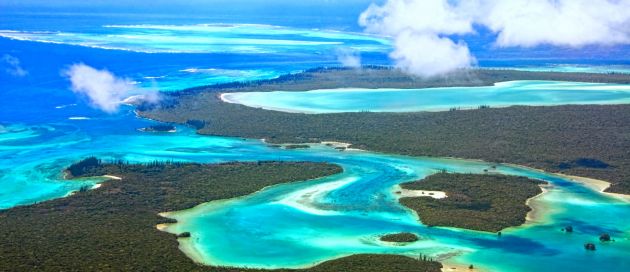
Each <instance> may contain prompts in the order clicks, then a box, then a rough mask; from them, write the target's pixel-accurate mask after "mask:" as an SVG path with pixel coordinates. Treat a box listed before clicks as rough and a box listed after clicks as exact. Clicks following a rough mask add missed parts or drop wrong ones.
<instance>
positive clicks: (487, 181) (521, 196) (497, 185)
mask: <svg viewBox="0 0 630 272" xmlns="http://www.w3.org/2000/svg"><path fill="white" fill-rule="evenodd" d="M543 184H546V182H544V181H540V180H534V179H529V178H525V177H517V176H507V175H498V174H451V173H446V172H443V173H437V174H434V175H430V176H428V177H426V178H425V179H422V180H419V181H414V182H410V183H404V184H402V185H401V187H402V188H403V189H406V190H422V191H438V190H439V191H444V192H445V193H446V197H444V198H435V197H425V196H419V197H402V198H400V199H399V201H400V203H401V204H402V205H404V206H406V207H408V208H410V209H412V210H414V211H416V212H417V213H418V216H419V217H420V220H421V221H422V223H424V224H426V225H428V226H446V227H456V228H463V229H470V230H479V231H487V232H499V231H501V230H502V229H505V228H508V227H513V226H519V225H521V224H523V223H525V218H526V216H527V213H528V212H530V211H531V208H530V207H529V206H527V205H526V201H527V200H528V199H529V198H531V197H534V196H536V195H538V194H540V193H542V189H541V188H540V185H543Z"/></svg>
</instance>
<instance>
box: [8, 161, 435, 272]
mask: <svg viewBox="0 0 630 272" xmlns="http://www.w3.org/2000/svg"><path fill="white" fill-rule="evenodd" d="M340 171H342V169H341V168H340V167H339V166H336V165H331V164H325V163H309V162H299V163H286V162H283V163H280V162H260V163H230V164H217V165H205V164H183V163H174V162H171V163H164V162H153V163H148V164H143V165H133V164H127V163H125V162H113V163H107V162H102V161H100V160H98V159H96V158H88V159H86V160H83V161H81V162H79V163H76V164H75V165H73V166H71V167H70V168H69V169H68V170H67V173H68V174H71V175H73V176H75V177H83V176H92V175H97V176H98V175H105V174H109V175H116V176H119V177H122V180H110V181H107V182H105V183H103V185H102V187H100V188H98V189H95V190H81V191H80V192H77V193H75V194H74V195H72V196H69V197H66V198H61V199H55V200H51V201H47V202H43V203H39V204H35V205H30V206H20V207H15V208H12V209H9V210H4V211H0V237H2V241H3V242H2V243H0V271H254V270H249V269H236V268H222V267H208V266H202V265H198V264H195V263H194V262H193V261H192V260H190V259H189V258H188V257H187V256H186V255H184V254H183V253H182V252H181V251H180V250H179V249H178V242H177V238H176V236H175V235H173V234H169V233H166V232H161V231H158V230H157V229H156V225H157V224H159V223H166V222H172V219H167V218H163V217H160V216H158V213H159V212H164V211H173V210H182V209H187V208H191V207H194V206H195V205H198V204H200V203H204V202H207V201H211V200H217V199H225V198H232V197H237V196H242V195H247V194H251V193H253V192H255V191H257V190H260V189H261V188H263V187H266V186H270V185H274V184H279V183H285V182H291V181H298V180H307V179H312V178H317V177H321V176H326V175H331V174H335V173H339V172H340ZM390 267H394V268H396V270H397V271H431V272H433V271H440V267H441V265H440V263H438V262H432V261H423V260H415V259H412V258H408V257H403V256H391V255H356V256H350V257H346V258H341V259H338V260H332V261H328V262H325V263H323V264H321V265H319V266H316V267H314V268H312V269H307V270H305V271H330V272H333V271H335V272H336V271H386V270H387V269H388V268H390ZM298 271H301V270H298Z"/></svg>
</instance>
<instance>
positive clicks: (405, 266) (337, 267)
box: [309, 254, 442, 272]
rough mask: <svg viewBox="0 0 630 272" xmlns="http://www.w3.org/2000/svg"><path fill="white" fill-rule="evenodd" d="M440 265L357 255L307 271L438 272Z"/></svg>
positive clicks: (399, 258)
mask: <svg viewBox="0 0 630 272" xmlns="http://www.w3.org/2000/svg"><path fill="white" fill-rule="evenodd" d="M441 268H442V265H441V264H440V263H438V262H434V261H431V260H430V259H428V258H426V257H424V258H420V259H414V258H410V257H406V256H398V255H374V254H357V255H353V256H350V257H346V258H341V259H337V260H332V261H327V262H323V263H321V264H320V265H318V266H316V267H314V268H312V269H309V271H314V272H323V271H327V272H341V271H343V272H346V271H366V272H383V271H401V272H410V271H414V272H439V271H441Z"/></svg>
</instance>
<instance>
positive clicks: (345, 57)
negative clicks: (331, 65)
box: [337, 48, 361, 68]
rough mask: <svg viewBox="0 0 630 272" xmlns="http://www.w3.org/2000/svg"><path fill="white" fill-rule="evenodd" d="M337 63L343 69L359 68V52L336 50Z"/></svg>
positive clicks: (343, 49) (346, 49) (345, 49)
mask: <svg viewBox="0 0 630 272" xmlns="http://www.w3.org/2000/svg"><path fill="white" fill-rule="evenodd" d="M337 61H339V63H341V65H343V66H344V67H350V68H360V67H361V55H359V52H357V51H355V50H352V49H349V48H340V49H337Z"/></svg>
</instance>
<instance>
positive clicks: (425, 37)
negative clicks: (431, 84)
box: [390, 31, 475, 77]
mask: <svg viewBox="0 0 630 272" xmlns="http://www.w3.org/2000/svg"><path fill="white" fill-rule="evenodd" d="M394 46H395V50H394V51H393V52H392V53H391V54H390V57H391V58H392V59H393V60H394V61H395V63H396V66H397V67H399V68H401V69H402V70H404V71H405V72H408V73H411V74H414V75H420V76H425V77H432V76H436V75H440V74H445V73H448V72H451V71H454V70H457V69H462V68H467V67H470V65H471V64H473V63H475V59H474V57H473V56H472V55H471V54H470V51H469V50H468V47H467V46H466V44H464V43H461V42H460V43H454V42H453V41H452V40H450V39H448V38H440V37H438V36H437V35H431V34H419V33H416V32H412V31H404V32H402V33H401V34H399V35H398V36H397V37H396V40H395V42H394ZM445 60H448V61H445Z"/></svg>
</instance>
